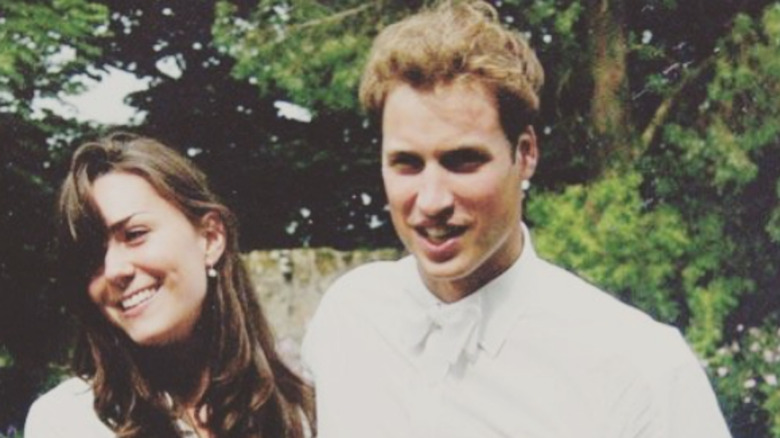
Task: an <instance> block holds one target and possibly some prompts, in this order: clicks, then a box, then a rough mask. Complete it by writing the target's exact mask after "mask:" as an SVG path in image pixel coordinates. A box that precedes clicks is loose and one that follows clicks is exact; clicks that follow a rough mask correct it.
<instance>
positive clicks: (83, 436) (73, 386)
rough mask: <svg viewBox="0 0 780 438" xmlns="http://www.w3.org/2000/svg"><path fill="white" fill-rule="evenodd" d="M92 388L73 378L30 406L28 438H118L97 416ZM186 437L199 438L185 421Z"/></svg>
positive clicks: (84, 382)
mask: <svg viewBox="0 0 780 438" xmlns="http://www.w3.org/2000/svg"><path fill="white" fill-rule="evenodd" d="M94 400H95V396H94V394H93V392H92V386H90V384H89V383H87V382H86V381H84V380H82V379H80V378H77V377H72V378H70V379H67V380H65V381H63V382H62V383H60V384H59V385H57V386H56V387H54V388H53V389H52V390H51V391H49V392H47V393H46V394H44V395H42V396H41V397H40V398H39V399H38V400H36V401H35V403H33V405H32V406H31V407H30V411H29V412H28V414H27V421H26V422H25V425H24V437H25V438H53V437H63V438H71V437H73V438H76V437H78V438H114V437H115V436H116V434H114V432H112V431H111V429H109V428H108V426H106V425H105V424H104V423H103V422H102V421H100V419H99V418H98V416H97V413H96V412H95V409H94V407H93V403H94ZM178 427H179V430H180V431H181V432H182V434H183V436H184V437H197V434H196V433H195V431H194V430H193V429H192V428H191V427H190V426H189V425H188V424H186V423H185V422H184V421H179V422H178Z"/></svg>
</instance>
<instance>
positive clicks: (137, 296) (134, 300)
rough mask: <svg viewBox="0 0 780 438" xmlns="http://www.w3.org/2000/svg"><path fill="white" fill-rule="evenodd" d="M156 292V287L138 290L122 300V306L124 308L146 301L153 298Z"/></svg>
mask: <svg viewBox="0 0 780 438" xmlns="http://www.w3.org/2000/svg"><path fill="white" fill-rule="evenodd" d="M156 293H157V289H156V288H149V289H144V290H142V291H140V292H136V293H134V294H132V295H130V296H129V297H127V298H125V299H124V300H122V308H123V309H124V310H127V309H130V308H133V307H135V306H137V305H139V304H141V303H143V302H144V301H146V300H148V299H150V298H152V296H154V294H156Z"/></svg>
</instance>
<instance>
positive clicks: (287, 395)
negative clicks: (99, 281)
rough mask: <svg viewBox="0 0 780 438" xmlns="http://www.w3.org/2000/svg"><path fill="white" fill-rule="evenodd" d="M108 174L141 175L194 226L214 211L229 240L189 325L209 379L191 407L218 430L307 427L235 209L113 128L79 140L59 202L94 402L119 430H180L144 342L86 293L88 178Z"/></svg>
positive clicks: (94, 261)
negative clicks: (241, 241)
mask: <svg viewBox="0 0 780 438" xmlns="http://www.w3.org/2000/svg"><path fill="white" fill-rule="evenodd" d="M109 172H127V173H132V174H135V175H138V176H141V177H143V178H144V179H145V180H146V181H147V182H148V183H149V184H150V185H151V186H152V187H153V188H154V189H155V190H156V191H157V193H158V194H159V195H160V196H162V197H163V198H165V199H166V200H167V201H168V202H170V203H171V204H172V205H174V206H175V207H176V208H178V209H179V210H180V211H181V212H182V213H184V214H185V215H186V216H187V217H188V218H189V220H190V221H191V222H192V223H193V224H197V223H198V221H199V220H200V219H202V218H203V216H204V215H205V214H206V213H209V212H216V213H217V214H219V216H220V217H221V219H222V221H223V223H224V226H225V234H226V236H225V240H226V247H225V251H224V254H223V255H222V257H221V259H220V261H219V263H218V264H217V265H216V266H214V268H215V269H216V270H217V271H218V276H217V278H210V279H209V285H208V292H207V295H206V299H205V301H204V303H203V310H202V312H201V317H200V320H199V322H198V325H197V327H196V330H198V331H199V334H200V335H201V337H202V338H203V339H204V343H205V345H204V347H203V349H202V351H203V352H204V353H205V354H206V355H207V357H208V361H207V364H206V366H207V369H208V372H209V380H208V384H207V387H206V389H205V392H204V393H203V395H202V397H201V398H200V400H199V401H198V402H197V404H196V410H197V411H200V410H201V409H205V411H206V412H207V415H206V422H205V424H204V425H203V426H205V427H206V428H207V429H208V430H209V431H210V432H212V433H214V434H216V436H219V437H251V436H255V437H291V438H299V437H303V436H304V435H306V430H307V429H309V430H310V431H311V432H312V433H314V408H313V391H312V389H311V388H310V387H309V386H308V385H306V384H305V383H304V382H303V381H302V380H301V379H300V378H299V377H298V376H297V375H296V374H295V373H294V372H292V371H291V370H290V369H289V368H288V367H287V366H286V365H285V364H284V363H283V362H282V360H281V359H280V358H279V356H278V354H277V352H276V348H275V345H274V339H273V335H272V333H271V331H270V328H269V326H268V323H267V321H266V318H265V316H264V315H263V311H262V308H261V306H260V303H259V302H258V299H257V295H256V293H255V290H254V288H253V286H252V283H251V282H250V279H249V276H248V273H247V271H246V268H245V267H244V265H243V262H242V261H241V259H240V258H239V252H238V230H237V224H236V221H235V218H234V216H233V214H232V213H231V212H230V210H229V209H228V208H227V207H226V206H225V205H224V204H222V203H221V202H220V201H219V200H218V199H217V197H216V196H215V195H214V194H213V193H212V192H211V190H210V189H209V187H208V184H207V180H206V177H205V176H204V175H203V173H202V172H200V171H199V170H198V169H197V168H196V167H195V166H194V165H193V164H192V163H191V162H190V161H189V160H187V159H186V158H184V157H183V156H182V155H180V154H179V153H177V152H175V151H174V150H173V149H170V148H168V147H167V146H165V145H163V144H162V143H160V142H159V141H157V140H154V139H151V138H144V137H138V136H135V135H132V134H127V133H116V134H113V135H110V136H108V137H105V138H103V139H100V140H99V141H96V142H92V143H87V144H84V145H82V146H80V147H79V148H78V149H77V150H76V152H75V153H74V155H73V159H72V161H71V167H70V171H69V173H68V175H67V177H66V179H65V181H64V183H63V185H62V189H61V192H60V200H59V214H60V228H61V236H60V248H61V254H62V257H61V260H62V267H63V276H62V277H63V287H64V289H65V292H66V302H67V303H68V304H69V306H70V308H71V309H72V310H73V311H74V313H75V314H76V316H77V317H78V318H77V319H78V320H79V321H80V323H81V329H82V330H81V332H82V333H81V336H80V339H79V342H78V345H77V348H76V353H75V355H74V369H75V372H76V373H77V374H78V375H80V376H82V377H83V378H85V379H87V380H89V381H90V382H91V383H92V385H93V390H94V393H95V410H96V412H97V414H98V416H99V417H100V418H101V420H102V421H103V422H104V423H106V424H107V425H108V426H109V427H111V428H112V429H113V430H114V431H115V432H116V433H117V435H118V436H120V437H158V436H160V437H162V436H165V437H169V436H177V435H178V432H177V427H176V421H177V418H178V417H179V414H180V413H181V406H176V400H172V399H171V397H170V396H169V395H168V394H167V392H166V390H165V388H162V387H159V386H160V385H157V384H156V383H157V382H156V381H155V379H154V378H153V373H150V372H149V371H150V368H151V371H154V369H153V368H152V367H150V365H149V357H148V355H149V351H148V350H149V349H148V348H144V347H141V346H138V345H136V344H135V343H133V342H132V341H131V340H130V339H129V338H128V337H127V336H126V335H125V334H124V332H122V331H121V330H120V329H118V328H116V327H114V326H113V325H112V324H111V323H110V322H109V321H107V319H106V318H105V317H104V316H103V315H102V314H101V313H100V311H99V309H98V308H97V306H96V305H94V304H93V303H92V302H91V301H90V300H89V298H88V294H87V292H86V285H87V282H88V280H89V277H90V275H91V274H92V273H93V272H95V269H96V268H97V267H99V266H100V265H101V264H102V263H103V257H104V255H105V248H104V244H105V243H104V242H105V239H106V237H105V236H106V234H105V233H106V230H105V226H104V225H103V224H102V220H101V217H100V214H99V211H98V209H97V206H96V205H95V204H94V201H93V200H92V196H91V190H92V184H93V183H94V181H95V180H96V179H97V178H98V177H99V176H101V175H104V174H106V173H109Z"/></svg>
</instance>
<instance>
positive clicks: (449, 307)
mask: <svg viewBox="0 0 780 438" xmlns="http://www.w3.org/2000/svg"><path fill="white" fill-rule="evenodd" d="M542 81H543V73H542V68H541V66H540V65H539V62H538V61H537V59H536V56H535V55H534V53H533V51H532V50H531V49H530V48H529V47H528V45H527V44H526V43H525V41H524V40H523V39H522V38H520V37H519V36H517V35H516V34H514V33H512V32H509V31H507V30H506V29H504V28H502V27H501V25H500V24H499V22H498V21H497V19H496V12H495V11H494V10H493V9H492V8H491V7H490V6H488V5H486V4H484V3H457V4H455V5H452V4H451V3H444V4H442V5H440V6H439V7H437V8H436V9H433V10H429V11H424V12H421V13H419V14H417V15H415V16H412V17H410V18H407V19H405V20H403V21H401V22H399V23H396V24H395V25H392V26H390V27H388V28H386V29H385V30H384V31H383V32H382V33H381V34H380V35H379V37H378V38H377V39H376V41H375V43H374V47H373V49H372V53H371V56H370V58H369V62H368V66H367V67H366V70H365V73H364V77H363V82H362V84H361V101H362V102H363V104H364V105H365V106H366V107H367V109H368V110H369V112H371V113H372V114H373V115H375V116H377V118H378V120H380V121H381V123H382V134H383V136H382V176H383V178H384V183H385V190H386V192H387V197H388V200H389V204H390V213H391V216H392V220H393V225H394V226H395V229H396V231H397V232H398V235H399V237H400V238H401V240H402V241H403V243H404V245H405V246H406V248H407V249H408V250H409V252H410V253H411V256H409V257H406V258H404V259H402V260H400V261H397V262H382V263H372V264H369V265H366V266H363V267H361V268H358V269H356V270H354V271H352V272H351V273H349V274H347V275H345V276H344V277H342V278H341V279H340V280H339V281H338V282H337V283H336V284H335V285H334V286H333V287H332V288H331V289H330V290H329V291H328V292H327V294H326V295H325V297H324V299H323V301H322V304H321V306H320V308H319V309H318V311H317V314H316V316H315V317H314V319H313V321H312V323H311V326H310V328H309V332H308V335H307V337H306V339H305V341H304V361H305V362H306V364H307V366H308V367H309V369H310V370H311V372H312V375H313V377H314V381H315V385H316V390H317V407H318V422H319V436H321V437H323V438H332V437H339V438H341V437H347V438H351V437H369V436H370V437H404V438H406V437H426V438H427V437H446V438H451V437H473V438H486V437H522V438H553V437H556V438H558V437H560V438H575V437H576V438H639V437H642V438H649V437H653V438H725V437H728V436H729V432H728V429H727V427H726V424H725V422H724V420H723V417H722V415H721V413H720V410H719V408H718V405H717V401H716V399H715V395H714V393H713V391H712V389H711V388H710V385H709V382H708V381H707V378H706V375H705V374H704V372H703V371H702V368H701V367H700V365H699V363H698V362H697V360H696V358H695V357H694V355H693V354H692V352H691V351H690V349H689V348H688V346H687V345H686V344H685V342H684V341H683V339H682V337H681V336H680V334H679V333H678V331H677V330H675V329H673V328H671V327H667V326H664V325H662V324H659V323H657V322H655V321H653V320H652V319H651V318H650V317H648V316H646V315H644V314H642V313H641V312H639V311H637V310H635V309H633V308H631V307H628V306H626V305H624V304H622V303H620V302H619V301H617V300H615V299H614V298H612V297H611V296H609V295H607V294H606V293H604V292H602V291H600V290H598V289H596V288H595V287H593V286H591V285H589V284H588V283H586V282H584V281H582V280H580V279H578V278H577V277H575V276H574V275H572V274H570V273H568V272H566V271H564V270H562V269H560V268H557V267H555V266H553V265H550V264H549V263H547V262H545V261H543V260H541V259H539V258H538V257H537V256H536V253H535V252H534V248H533V246H532V243H531V240H530V236H529V233H528V230H527V229H526V228H525V226H524V225H523V224H522V221H521V216H522V202H521V201H522V198H523V190H522V187H523V186H527V181H528V180H529V179H530V178H531V176H532V175H533V173H534V169H535V167H536V163H537V159H538V151H537V144H536V135H535V133H534V129H533V127H532V126H531V124H530V123H531V120H532V119H533V117H534V115H535V113H536V112H537V110H538V106H539V98H538V92H539V89H540V87H541V84H542Z"/></svg>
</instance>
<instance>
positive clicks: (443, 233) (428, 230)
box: [414, 224, 468, 244]
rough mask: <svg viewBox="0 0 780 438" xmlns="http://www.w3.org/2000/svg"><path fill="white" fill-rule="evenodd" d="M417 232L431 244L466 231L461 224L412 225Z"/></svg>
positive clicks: (444, 240) (441, 241)
mask: <svg viewBox="0 0 780 438" xmlns="http://www.w3.org/2000/svg"><path fill="white" fill-rule="evenodd" d="M414 229H415V231H416V232H417V234H419V235H420V236H421V237H422V238H424V239H425V240H427V241H429V242H431V243H433V244H441V243H444V242H446V241H448V240H450V239H452V238H455V237H458V236H460V235H462V234H463V233H465V232H466V230H467V229H468V227H466V226H463V225H447V224H445V225H435V226H417V227H414Z"/></svg>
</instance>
